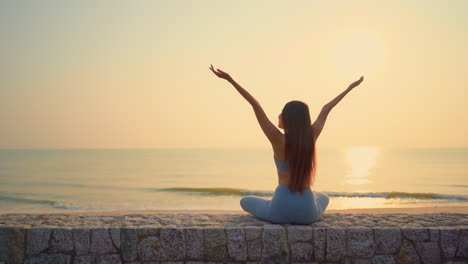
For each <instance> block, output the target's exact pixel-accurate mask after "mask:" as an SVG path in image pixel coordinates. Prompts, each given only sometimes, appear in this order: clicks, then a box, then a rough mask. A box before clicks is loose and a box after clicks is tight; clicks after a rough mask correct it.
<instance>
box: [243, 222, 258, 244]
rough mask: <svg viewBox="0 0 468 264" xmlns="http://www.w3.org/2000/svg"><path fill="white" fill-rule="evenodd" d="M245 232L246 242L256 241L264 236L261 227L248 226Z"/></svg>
mask: <svg viewBox="0 0 468 264" xmlns="http://www.w3.org/2000/svg"><path fill="white" fill-rule="evenodd" d="M244 231H245V240H247V241H249V240H254V239H257V238H260V236H261V234H262V228H261V227H259V226H246V227H245V228H244Z"/></svg>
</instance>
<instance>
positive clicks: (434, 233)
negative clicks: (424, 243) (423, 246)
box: [427, 227, 440, 242]
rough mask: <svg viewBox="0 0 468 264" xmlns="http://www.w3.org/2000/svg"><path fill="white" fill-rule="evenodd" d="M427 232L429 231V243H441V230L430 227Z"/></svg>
mask: <svg viewBox="0 0 468 264" xmlns="http://www.w3.org/2000/svg"><path fill="white" fill-rule="evenodd" d="M427 230H428V231H429V241H433V242H437V241H439V237H440V232H439V228H435V227H430V228H428V229H427Z"/></svg>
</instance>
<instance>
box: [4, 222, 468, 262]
mask: <svg viewBox="0 0 468 264" xmlns="http://www.w3.org/2000/svg"><path fill="white" fill-rule="evenodd" d="M438 215H441V216H447V217H448V216H450V214H438ZM185 216H187V215H185ZM185 216H177V215H175V216H174V215H173V216H171V217H173V219H172V220H173V221H174V223H170V222H166V223H165V224H161V222H163V221H153V222H151V221H144V222H141V223H138V222H135V221H133V222H132V221H120V222H112V221H111V220H109V218H105V217H99V216H79V217H81V218H78V219H83V218H90V219H87V220H83V221H81V222H79V221H77V219H74V218H73V219H72V218H70V217H68V216H64V217H62V218H60V217H57V216H51V215H48V216H47V215H45V216H44V215H43V218H42V219H44V217H45V219H48V221H49V222H47V221H44V220H42V221H41V220H40V219H41V218H40V217H37V215H36V216H34V217H30V218H29V219H28V216H24V215H13V214H12V215H10V216H8V215H0V263H2V262H3V263H5V264H10V263H31V264H33V263H132V264H136V263H205V262H213V263H221V262H224V263H227V262H231V263H311V262H316V263H326V262H327V263H468V225H467V222H466V221H467V219H468V215H466V214H452V215H451V216H450V218H449V219H451V221H452V222H451V223H453V225H452V226H437V223H435V222H433V223H434V224H433V225H432V226H421V225H420V224H419V226H418V225H417V224H416V225H415V223H400V226H372V227H366V226H360V224H359V223H355V224H354V225H352V226H346V227H343V226H330V225H329V224H325V225H324V223H326V222H323V221H319V222H322V225H317V224H320V223H314V224H312V225H279V224H270V223H267V222H264V221H259V220H256V219H250V221H253V222H250V223H251V224H252V223H253V224H252V225H244V224H238V225H235V224H231V225H224V224H223V225H217V224H211V225H210V224H208V225H204V226H197V225H193V221H192V222H190V224H191V225H185V224H186V223H187V222H188V220H187V219H188V218H184V217H185ZM357 216H358V215H357V214H354V215H352V217H355V218H356V219H359V217H357ZM15 217H16V219H17V220H16V222H12V221H14V220H12V219H14V218H15ZM18 217H22V218H21V220H18V219H19V218H18ZM54 217H55V218H56V219H58V218H60V219H62V220H63V219H67V218H68V221H69V222H63V223H62V226H52V225H50V223H52V222H55V223H57V221H56V220H51V219H54ZM119 217H122V216H119ZM135 217H136V218H137V217H138V216H135ZM194 217H198V216H194ZM205 217H206V219H205V222H206V223H210V219H215V218H216V217H218V218H217V219H220V218H219V216H216V215H208V216H206V215H205ZM225 217H226V219H229V216H225ZM232 217H235V216H232ZM243 217H244V216H243ZM247 217H250V216H247ZM341 217H343V214H342V215H341ZM420 217H421V216H420ZM115 218H117V216H116V217H114V220H115ZM130 218H131V217H130ZM130 218H128V217H127V218H125V216H124V218H121V220H122V219H126V220H128V219H130ZM422 218H423V219H424V217H422ZM8 219H10V221H8ZM93 219H94V220H93ZM103 219H104V220H103ZM105 219H107V220H105ZM147 219H150V218H147ZM152 219H156V218H154V217H153V218H152ZM158 219H159V220H161V219H162V217H160V218H158ZM190 219H193V218H190ZM376 219H378V218H376ZM177 220H179V221H177ZM381 220H382V221H385V220H388V219H385V217H383V216H381ZM86 221H88V222H86ZM93 221H94V226H92V225H91V226H89V225H87V224H90V223H91V222H93ZM99 221H101V223H100V224H97V225H96V222H99ZM221 222H222V221H221ZM83 223H87V224H86V225H83ZM117 223H119V224H118V225H117V226H116V224H117ZM131 223H133V225H132V224H131ZM223 223H226V221H225V222H223ZM242 223H245V221H244V222H242ZM446 223H448V222H446Z"/></svg>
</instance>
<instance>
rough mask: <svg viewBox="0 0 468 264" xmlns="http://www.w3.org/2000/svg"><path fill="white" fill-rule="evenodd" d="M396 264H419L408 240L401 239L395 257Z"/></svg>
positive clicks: (417, 257) (416, 254)
mask: <svg viewBox="0 0 468 264" xmlns="http://www.w3.org/2000/svg"><path fill="white" fill-rule="evenodd" d="M396 261H397V262H398V263H420V262H421V261H420V259H419V256H418V253H417V252H416V250H415V249H414V247H413V245H412V244H411V242H410V241H409V240H406V239H403V244H402V245H401V248H400V251H399V252H398V254H397V256H396Z"/></svg>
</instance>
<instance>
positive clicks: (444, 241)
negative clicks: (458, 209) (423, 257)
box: [440, 228, 460, 258]
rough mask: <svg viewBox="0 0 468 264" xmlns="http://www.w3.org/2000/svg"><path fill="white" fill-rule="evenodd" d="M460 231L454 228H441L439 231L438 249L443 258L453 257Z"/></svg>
mask: <svg viewBox="0 0 468 264" xmlns="http://www.w3.org/2000/svg"><path fill="white" fill-rule="evenodd" d="M459 233H460V231H459V230H458V229H455V228H441V230H440V249H441V250H442V255H443V256H444V257H445V258H453V257H454V256H455V253H456V250H457V244H458V236H459Z"/></svg>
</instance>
